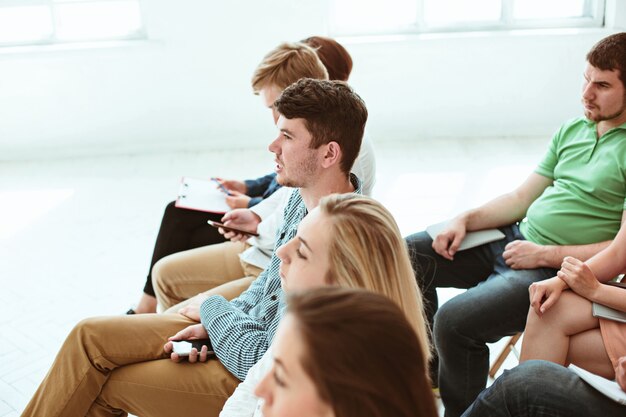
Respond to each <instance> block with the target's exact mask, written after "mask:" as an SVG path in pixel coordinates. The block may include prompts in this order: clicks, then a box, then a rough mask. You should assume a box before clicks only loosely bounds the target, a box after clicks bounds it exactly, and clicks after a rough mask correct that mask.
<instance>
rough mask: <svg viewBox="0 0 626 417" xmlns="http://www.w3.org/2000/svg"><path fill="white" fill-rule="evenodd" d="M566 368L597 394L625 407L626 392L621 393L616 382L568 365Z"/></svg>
mask: <svg viewBox="0 0 626 417" xmlns="http://www.w3.org/2000/svg"><path fill="white" fill-rule="evenodd" d="M568 368H569V369H571V370H572V371H573V372H574V373H576V374H577V375H578V376H579V377H581V378H582V379H583V380H584V381H585V382H586V383H588V384H589V385H591V386H592V387H594V388H595V389H596V390H597V391H598V392H600V393H602V394H604V395H605V396H607V397H608V398H610V399H612V400H613V401H615V402H618V403H620V404H624V405H626V392H624V391H622V389H621V388H620V386H619V385H617V382H615V381H611V380H609V379H606V378H602V377H601V376H598V375H596V374H592V373H591V372H589V371H586V370H584V369H582V368H579V367H578V366H576V365H570V366H569V367H568Z"/></svg>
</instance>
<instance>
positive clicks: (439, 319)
mask: <svg viewBox="0 0 626 417" xmlns="http://www.w3.org/2000/svg"><path fill="white" fill-rule="evenodd" d="M454 301H455V300H454V299H452V300H449V301H448V302H446V303H444V304H443V305H442V306H441V307H439V310H438V311H437V314H435V325H434V328H433V338H434V340H435V343H436V344H437V346H440V345H441V344H442V343H443V342H445V341H446V340H450V339H451V338H453V337H455V336H456V335H457V334H459V330H460V329H461V328H462V327H463V326H462V324H461V319H462V316H463V314H464V313H463V310H461V309H460V307H459V306H457V305H456V303H455V302H454Z"/></svg>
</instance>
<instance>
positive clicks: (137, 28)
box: [0, 0, 145, 46]
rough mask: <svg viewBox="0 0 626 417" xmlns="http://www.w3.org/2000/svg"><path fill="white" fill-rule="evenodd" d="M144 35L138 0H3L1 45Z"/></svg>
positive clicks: (0, 32)
mask: <svg viewBox="0 0 626 417" xmlns="http://www.w3.org/2000/svg"><path fill="white" fill-rule="evenodd" d="M142 38H145V31H144V28H143V23H142V20H141V11H140V8H139V1H138V0H0V46H15V45H43V44H53V43H62V42H83V41H100V40H123V39H142Z"/></svg>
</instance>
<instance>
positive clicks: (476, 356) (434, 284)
mask: <svg viewBox="0 0 626 417" xmlns="http://www.w3.org/2000/svg"><path fill="white" fill-rule="evenodd" d="M500 230H501V231H502V232H503V233H504V234H505V236H506V237H505V238H504V239H502V240H500V241H497V242H493V243H489V244H486V245H482V246H478V247H475V248H472V249H468V250H465V251H462V252H459V253H457V254H456V255H455V257H454V260H453V261H448V260H447V259H445V258H443V257H441V256H439V255H438V254H437V253H435V251H434V250H433V249H432V246H431V245H432V239H431V238H430V237H429V236H428V234H427V233H426V232H421V233H416V234H414V235H411V236H409V237H407V238H406V240H407V244H408V245H409V252H410V254H411V261H412V263H413V268H414V269H415V273H416V277H417V280H418V283H419V284H420V287H421V288H422V292H423V294H424V298H425V301H426V303H425V304H426V314H427V317H428V319H429V321H430V322H431V325H433V322H434V325H433V327H432V328H433V339H434V344H435V348H436V352H437V354H438V358H439V359H438V360H439V365H438V370H439V377H438V378H439V389H440V393H441V400H442V402H443V405H444V407H445V416H446V417H456V416H460V415H461V413H463V411H465V409H466V408H467V407H468V406H469V405H470V404H471V403H472V402H473V401H474V399H476V397H477V396H478V394H479V393H480V392H481V391H482V390H483V389H484V388H485V386H486V383H487V374H488V370H489V348H488V347H487V343H493V342H497V341H498V340H500V339H501V338H502V337H504V336H507V335H513V334H515V333H517V332H521V331H523V330H524V326H525V325H526V315H527V314H528V308H529V306H530V304H529V300H528V287H529V286H530V284H532V283H533V282H536V281H540V280H544V279H547V278H550V277H553V276H555V275H556V270H554V269H549V268H541V269H528V270H514V269H511V268H509V267H508V266H507V265H506V263H505V262H504V259H503V258H502V253H503V252H504V247H505V246H506V245H507V243H509V242H512V241H513V240H519V239H524V237H523V236H522V234H521V233H520V231H519V228H518V226H517V225H511V226H506V227H502V228H500ZM441 287H455V288H466V289H467V291H466V292H464V293H463V294H460V295H458V296H456V297H454V298H453V299H451V300H449V301H448V302H447V303H445V304H444V305H443V306H441V308H438V299H437V292H436V289H437V288H441ZM435 366H436V365H435Z"/></svg>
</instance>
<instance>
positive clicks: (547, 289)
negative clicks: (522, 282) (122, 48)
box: [528, 277, 567, 317]
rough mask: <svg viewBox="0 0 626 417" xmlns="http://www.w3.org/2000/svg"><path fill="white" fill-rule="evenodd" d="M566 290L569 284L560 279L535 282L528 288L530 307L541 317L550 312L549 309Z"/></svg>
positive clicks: (554, 278)
mask: <svg viewBox="0 0 626 417" xmlns="http://www.w3.org/2000/svg"><path fill="white" fill-rule="evenodd" d="M566 288H567V284H565V282H563V281H561V280H560V279H559V278H558V277H553V278H550V279H546V280H544V281H539V282H533V283H532V284H530V287H528V292H529V295H530V306H531V307H532V309H533V310H535V313H536V314H537V315H538V316H539V317H541V315H542V314H543V313H545V312H546V311H548V309H549V308H550V307H552V306H553V305H554V304H555V303H556V302H557V301H558V299H559V297H560V296H561V293H562V292H563V290H564V289H566Z"/></svg>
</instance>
